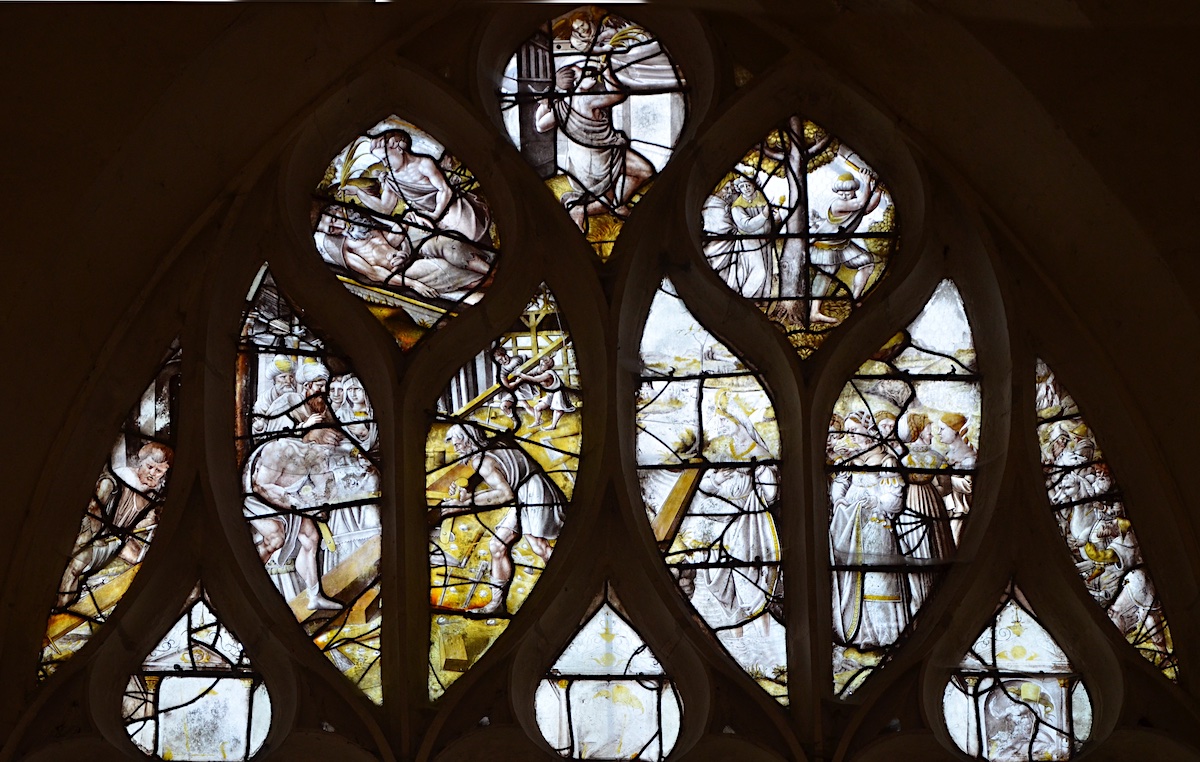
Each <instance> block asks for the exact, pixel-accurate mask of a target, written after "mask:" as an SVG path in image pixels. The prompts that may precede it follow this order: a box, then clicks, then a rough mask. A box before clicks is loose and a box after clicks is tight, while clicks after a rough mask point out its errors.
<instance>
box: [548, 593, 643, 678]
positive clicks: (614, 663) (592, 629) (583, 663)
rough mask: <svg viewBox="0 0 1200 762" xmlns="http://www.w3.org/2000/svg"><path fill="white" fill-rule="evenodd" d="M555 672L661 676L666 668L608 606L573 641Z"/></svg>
mask: <svg viewBox="0 0 1200 762" xmlns="http://www.w3.org/2000/svg"><path fill="white" fill-rule="evenodd" d="M554 669H555V670H557V671H558V672H559V673H560V674H564V675H661V674H663V668H662V665H661V664H659V663H658V659H656V658H654V654H652V653H650V649H649V648H648V647H647V646H646V644H645V642H643V641H642V639H641V637H640V636H639V635H638V634H637V633H636V632H634V631H633V628H632V627H630V626H629V623H628V622H626V621H625V620H624V619H622V618H621V616H620V615H619V614H617V612H615V611H613V610H612V607H611V606H609V605H608V604H607V603H606V604H604V605H603V606H601V607H600V610H599V611H597V612H596V614H595V615H594V616H593V617H592V618H591V619H589V620H588V622H587V624H585V625H584V626H583V627H582V628H580V630H579V633H578V634H577V635H576V636H575V637H574V638H573V639H572V640H571V643H570V645H568V646H567V647H566V649H565V650H564V651H563V653H562V656H560V657H558V661H556V662H555V663H554Z"/></svg>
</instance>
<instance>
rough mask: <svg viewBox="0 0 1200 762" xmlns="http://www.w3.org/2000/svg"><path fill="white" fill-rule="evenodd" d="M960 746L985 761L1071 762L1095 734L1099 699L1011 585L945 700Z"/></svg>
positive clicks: (948, 726)
mask: <svg viewBox="0 0 1200 762" xmlns="http://www.w3.org/2000/svg"><path fill="white" fill-rule="evenodd" d="M942 710H943V712H944V714H945V720H946V729H947V730H949V731H950V737H951V738H952V739H953V740H954V743H955V745H956V746H958V748H959V749H961V750H962V751H963V752H965V753H966V754H968V755H970V756H973V757H976V758H978V759H988V760H997V762H1033V761H1034V760H1058V759H1070V758H1072V757H1074V756H1075V754H1076V753H1077V751H1078V749H1079V747H1080V745H1081V744H1082V743H1083V742H1084V741H1086V740H1087V739H1088V737H1089V736H1090V735H1091V732H1092V701H1091V698H1090V697H1089V696H1088V692H1087V688H1085V687H1084V684H1083V681H1082V679H1081V678H1080V676H1079V674H1078V673H1077V672H1076V671H1075V670H1074V669H1073V668H1072V666H1071V662H1070V661H1069V660H1068V659H1067V656H1066V654H1064V653H1063V651H1062V649H1061V648H1060V647H1059V646H1058V644H1057V643H1055V642H1054V638H1053V637H1052V636H1051V635H1050V633H1049V632H1047V631H1046V629H1045V628H1044V627H1042V625H1041V623H1040V622H1038V620H1037V619H1036V618H1035V617H1034V615H1033V610H1032V609H1031V608H1030V607H1029V604H1028V602H1027V601H1026V600H1025V597H1024V595H1022V594H1021V591H1020V590H1018V589H1017V588H1016V587H1010V588H1009V590H1008V592H1007V593H1006V594H1005V595H1004V598H1003V600H1002V601H1001V603H1000V607H999V609H998V610H997V612H996V615H995V617H994V618H993V619H992V621H991V622H989V623H988V626H987V627H986V628H984V630H983V632H982V633H981V634H980V635H979V638H978V639H977V640H976V641H975V644H974V645H973V646H971V649H970V650H969V651H967V654H966V655H965V656H964V657H963V659H962V662H961V663H960V664H959V666H958V669H957V670H956V671H955V673H954V676H953V677H951V678H950V682H948V683H947V684H946V689H945V692H944V695H943V698H942Z"/></svg>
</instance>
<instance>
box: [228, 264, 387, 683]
mask: <svg viewBox="0 0 1200 762" xmlns="http://www.w3.org/2000/svg"><path fill="white" fill-rule="evenodd" d="M238 352H239V353H238V373H237V400H238V410H237V454H238V468H239V470H240V472H241V474H242V490H243V504H242V512H243V515H244V516H245V518H246V522H247V524H248V528H249V530H250V534H251V536H252V537H253V538H254V543H255V547H256V549H257V551H258V554H259V556H260V557H261V558H262V562H263V565H264V566H265V567H266V571H267V574H268V575H269V576H270V579H271V582H272V583H273V584H274V585H275V588H276V589H277V590H278V591H279V594H280V595H282V596H283V598H284V600H285V601H287V603H288V605H289V606H290V607H291V609H292V612H293V613H294V614H295V616H296V620H297V621H298V622H300V624H301V625H302V626H303V628H304V631H305V632H306V633H308V635H309V637H311V638H312V640H313V642H314V643H315V644H316V645H317V647H318V648H320V649H321V651H322V652H324V653H325V655H326V656H327V657H329V660H330V661H332V662H333V663H334V664H335V665H336V666H337V668H338V669H339V670H341V671H342V672H343V673H344V674H345V675H346V676H347V677H349V678H350V679H351V680H352V681H354V683H355V684H356V685H357V686H358V687H359V688H360V689H361V690H362V691H363V693H365V694H366V695H367V697H368V698H370V699H371V700H372V701H374V702H375V703H382V701H383V694H382V685H381V682H380V669H379V633H380V626H381V621H382V617H383V614H382V611H381V601H380V585H379V565H380V553H381V547H382V546H381V539H380V517H379V506H378V500H379V498H380V482H379V479H380V470H381V464H380V460H379V453H378V450H379V441H378V440H379V429H378V425H377V423H376V420H375V414H374V409H373V408H372V406H371V400H370V398H369V397H368V396H367V392H366V389H364V388H363V384H362V381H361V380H360V379H359V378H358V376H356V375H355V374H354V368H353V366H352V365H351V364H350V362H349V360H347V359H346V358H345V357H344V356H342V355H340V354H339V353H338V352H337V351H336V350H335V349H334V348H333V347H331V346H330V344H329V343H328V342H327V341H326V340H325V339H323V338H321V337H320V336H319V335H317V334H316V333H315V332H314V331H313V330H312V329H310V328H309V327H308V326H307V325H306V324H305V323H304V321H303V320H302V313H301V311H300V310H298V309H297V308H296V307H294V306H293V305H292V304H291V303H290V302H289V301H288V299H287V297H285V296H284V295H283V293H282V292H281V291H280V290H279V289H278V287H277V286H276V285H275V281H274V279H273V278H272V277H271V275H270V273H267V272H265V271H264V273H263V274H262V275H261V276H260V282H259V284H258V286H257V288H256V290H255V291H254V293H253V294H252V297H251V300H250V304H249V305H248V307H247V310H246V315H245V321H244V324H243V329H242V338H241V343H240V346H239V350H238Z"/></svg>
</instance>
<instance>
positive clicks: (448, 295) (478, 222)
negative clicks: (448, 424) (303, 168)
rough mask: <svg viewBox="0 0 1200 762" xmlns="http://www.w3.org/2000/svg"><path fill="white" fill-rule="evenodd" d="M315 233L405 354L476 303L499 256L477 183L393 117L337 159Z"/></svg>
mask: <svg viewBox="0 0 1200 762" xmlns="http://www.w3.org/2000/svg"><path fill="white" fill-rule="evenodd" d="M313 225H314V227H313V240H314V242H315V243H316V247H317V251H318V252H319V253H320V255H321V258H322V259H324V260H325V263H326V264H327V265H329V267H330V268H331V269H332V270H333V271H334V272H335V273H336V274H337V276H338V279H339V280H341V282H342V283H343V284H344V285H345V286H346V288H348V289H349V290H350V292H351V293H352V294H354V295H355V296H357V297H358V298H360V299H362V300H363V301H364V302H366V304H367V307H368V308H369V309H370V310H371V312H372V314H374V315H375V317H376V318H378V319H379V321H380V322H381V323H383V325H384V327H386V328H387V329H388V331H389V332H390V333H391V334H392V335H393V336H394V337H395V338H396V341H397V342H398V343H399V344H400V346H401V347H402V348H403V349H408V348H410V347H412V346H413V345H414V344H416V343H417V341H418V340H419V339H420V338H421V337H422V336H423V335H425V333H426V332H427V331H429V330H432V329H434V328H437V327H439V326H441V325H442V324H443V323H445V322H446V321H447V320H449V319H451V318H453V317H454V316H455V315H457V314H458V313H459V312H460V311H461V310H463V309H465V308H466V307H468V306H470V305H472V304H475V303H476V302H478V301H479V299H480V298H481V297H482V296H483V292H484V290H486V288H487V287H488V285H490V283H491V279H492V271H493V269H494V267H495V264H496V260H497V258H498V256H499V245H500V239H499V236H498V235H497V233H496V227H495V225H493V224H492V213H491V210H490V209H489V208H488V204H487V200H486V199H485V198H484V197H483V195H482V193H481V192H480V189H479V183H478V182H477V181H476V180H475V176H474V175H472V174H471V171H470V170H469V169H467V167H466V166H465V165H464V164H463V163H462V162H461V161H459V160H458V159H457V158H455V157H454V155H453V154H451V153H449V152H448V151H447V150H446V149H445V147H443V146H442V144H441V143H439V142H438V141H437V139H435V138H434V137H432V136H430V135H429V134H428V133H426V132H424V131H423V130H421V129H420V128H418V127H416V126H415V125H413V124H410V123H409V122H406V121H404V120H403V119H400V118H399V117H396V116H391V117H388V118H387V119H384V120H383V121H382V122H380V123H379V124H377V125H375V126H374V127H372V128H371V129H370V130H367V132H366V133H365V134H363V135H359V136H358V137H356V138H355V139H354V140H353V141H351V143H350V145H348V146H346V147H345V148H343V149H342V150H341V152H340V153H338V155H337V156H335V157H334V159H333V161H332V162H331V163H330V165H329V168H328V169H327V170H325V176H324V177H323V178H322V179H321V183H320V184H319V185H318V186H317V191H316V196H315V201H314V204H313Z"/></svg>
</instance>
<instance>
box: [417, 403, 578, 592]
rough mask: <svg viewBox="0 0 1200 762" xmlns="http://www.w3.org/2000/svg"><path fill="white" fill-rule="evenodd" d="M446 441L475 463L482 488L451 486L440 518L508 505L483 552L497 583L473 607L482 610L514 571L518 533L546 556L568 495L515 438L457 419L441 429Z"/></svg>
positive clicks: (548, 554) (531, 547)
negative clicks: (492, 434) (488, 595)
mask: <svg viewBox="0 0 1200 762" xmlns="http://www.w3.org/2000/svg"><path fill="white" fill-rule="evenodd" d="M446 441H447V442H449V443H450V444H451V445H453V446H454V449H455V451H456V452H457V453H458V454H459V455H460V456H462V457H464V458H466V460H467V462H468V463H469V464H470V465H471V467H472V468H474V469H475V473H476V475H477V476H478V477H479V479H480V480H481V481H482V486H483V488H482V489H479V488H473V489H464V488H462V487H460V486H457V485H456V486H455V487H454V488H453V489H452V490H451V492H450V496H449V497H448V498H447V499H445V500H443V501H442V506H443V507H441V508H440V510H439V513H440V518H443V519H445V518H449V517H450V516H455V515H458V514H461V513H468V512H471V511H474V510H476V509H477V508H478V507H481V506H510V508H509V511H508V513H507V514H506V515H505V517H504V518H503V519H502V520H501V521H500V523H499V524H497V525H496V527H495V529H494V530H493V534H492V539H491V541H490V543H489V544H488V552H489V553H490V554H491V557H492V564H491V566H492V568H491V584H492V585H493V586H494V587H495V588H496V589H497V592H496V594H495V595H493V596H492V600H491V601H489V602H488V604H487V605H486V606H484V607H482V608H480V609H479V610H478V611H479V613H481V614H487V613H491V612H494V611H497V610H499V609H500V607H501V606H502V605H503V604H504V599H505V597H506V595H507V588H508V583H509V582H510V581H511V580H512V576H513V561H512V548H513V546H514V545H516V544H517V540H519V539H520V538H521V537H522V536H524V537H525V541H526V542H527V543H529V547H530V549H531V550H532V551H533V552H534V553H536V554H537V555H538V557H539V558H541V559H542V561H543V562H545V561H549V560H550V554H551V553H552V552H553V550H554V548H553V547H551V545H550V542H549V541H550V540H553V539H556V538H557V537H558V534H559V532H560V531H561V530H562V525H563V508H564V507H565V506H566V504H567V498H566V496H565V495H563V493H562V490H560V489H559V488H558V485H557V484H555V483H554V480H552V479H551V478H550V477H549V476H547V475H546V472H545V471H543V470H542V467H541V466H539V465H538V464H537V462H535V461H534V460H533V458H531V457H529V454H528V453H526V452H525V451H524V450H522V449H521V448H520V447H519V446H518V445H516V444H515V443H513V444H510V443H508V442H505V441H501V440H497V439H488V437H487V434H485V433H484V430H483V429H482V428H480V427H479V426H476V425H475V424H472V423H456V424H454V425H453V426H451V427H450V428H449V430H448V431H447V432H446Z"/></svg>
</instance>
